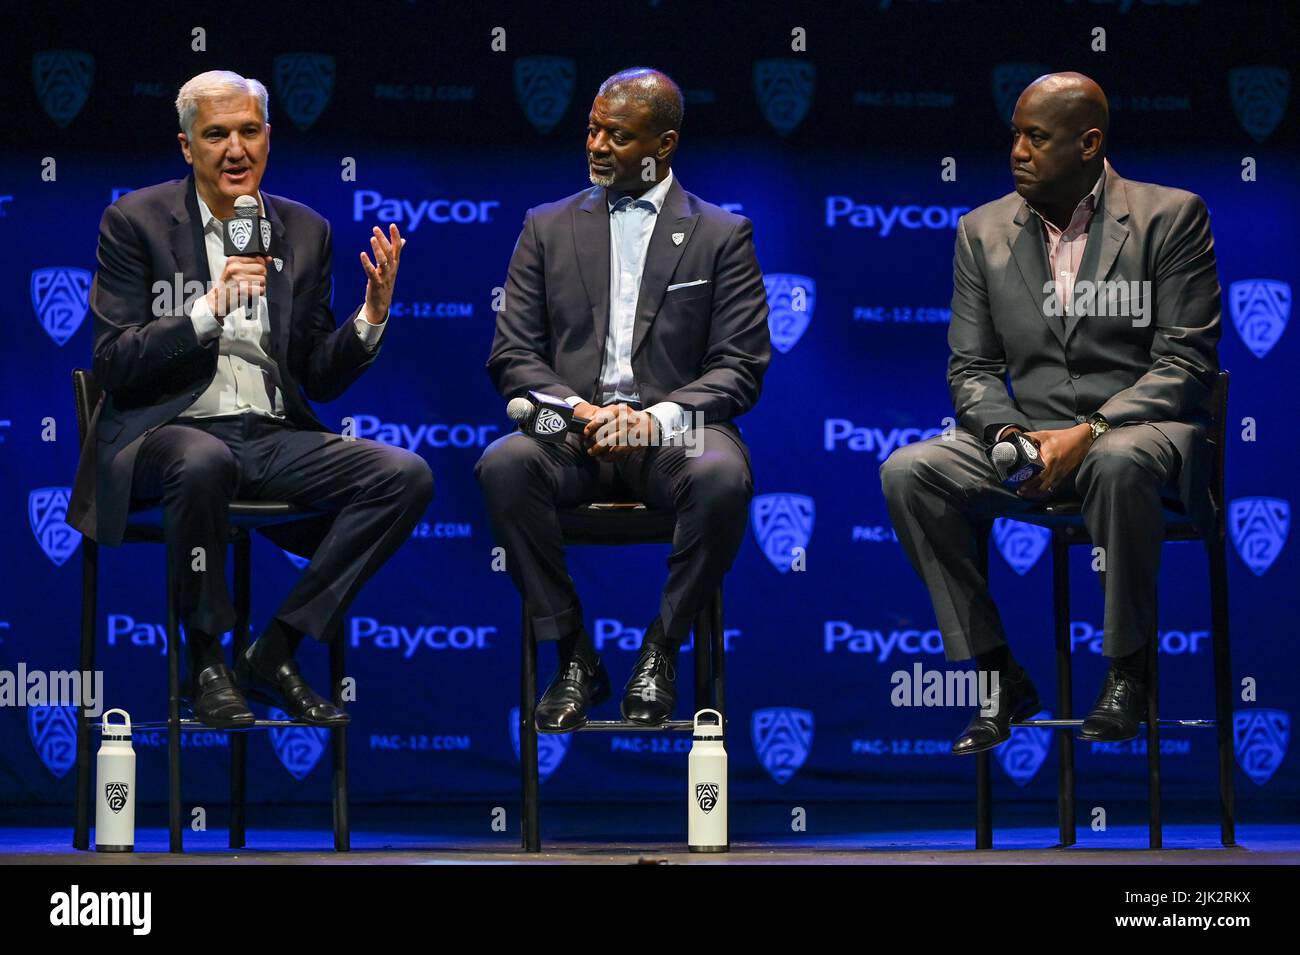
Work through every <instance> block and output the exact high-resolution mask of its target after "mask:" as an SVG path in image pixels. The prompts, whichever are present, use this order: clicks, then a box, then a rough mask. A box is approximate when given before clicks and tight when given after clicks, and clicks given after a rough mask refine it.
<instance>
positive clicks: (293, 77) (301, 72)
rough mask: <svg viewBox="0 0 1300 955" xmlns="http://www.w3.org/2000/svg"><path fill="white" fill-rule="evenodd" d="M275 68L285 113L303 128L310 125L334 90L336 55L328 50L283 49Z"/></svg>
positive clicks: (274, 65)
mask: <svg viewBox="0 0 1300 955" xmlns="http://www.w3.org/2000/svg"><path fill="white" fill-rule="evenodd" d="M271 69H272V72H273V74H274V76H275V89H276V92H277V93H279V97H280V104H281V105H282V106H283V107H284V111H285V113H287V114H288V116H289V119H290V121H291V122H292V123H293V124H294V125H295V126H297V127H298V128H299V129H302V130H305V129H307V128H308V127H310V126H311V125H312V123H314V122H316V120H317V119H319V118H320V114H321V113H322V112H324V110H325V106H326V104H328V103H329V101H330V96H331V95H332V94H333V93H334V74H335V65H334V57H332V56H330V55H329V54H328V53H281V54H280V55H279V56H277V57H276V58H275V60H274V62H273V64H272V67H271Z"/></svg>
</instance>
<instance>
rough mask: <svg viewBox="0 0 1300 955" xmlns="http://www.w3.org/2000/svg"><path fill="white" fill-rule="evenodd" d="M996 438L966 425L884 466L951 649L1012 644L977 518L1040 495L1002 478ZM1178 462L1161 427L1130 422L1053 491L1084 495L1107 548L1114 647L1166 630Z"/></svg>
mask: <svg viewBox="0 0 1300 955" xmlns="http://www.w3.org/2000/svg"><path fill="white" fill-rule="evenodd" d="M987 448H988V445H987V444H985V443H984V442H983V441H981V440H980V439H979V438H977V437H976V436H975V435H972V434H970V433H969V432H967V431H962V430H958V431H956V432H955V433H953V435H952V437H951V439H945V438H944V436H942V435H940V436H939V437H935V438H930V439H928V440H926V441H920V442H917V443H915V444H910V445H906V446H904V447H902V448H899V449H898V450H897V451H895V452H894V453H893V454H892V455H890V457H889V460H887V461H886V462H885V463H884V464H883V465H882V466H881V468H880V480H881V485H882V488H883V490H884V492H885V499H886V501H887V502H888V504H889V514H890V517H891V518H892V520H893V522H894V529H895V530H896V531H897V532H898V538H899V541H900V542H901V543H902V545H903V550H904V551H905V552H906V553H907V556H908V559H909V560H911V562H912V566H913V567H914V568H915V569H916V572H917V573H918V574H920V575H921V578H922V579H923V580H924V581H925V584H926V587H927V588H928V589H929V591H930V599H931V601H932V602H933V604H934V612H935V617H936V619H937V620H938V624H939V630H940V632H941V633H942V634H943V641H944V656H945V657H946V658H947V659H949V660H965V659H968V658H970V657H972V656H974V655H976V654H981V653H987V652H988V651H990V650H993V649H995V648H996V647H999V646H1002V645H1003V644H1005V643H1006V633H1005V631H1004V630H1003V628H1002V620H1001V617H1000V616H999V615H998V610H997V607H996V606H995V605H994V603H993V598H992V597H991V596H990V594H989V586H988V580H987V578H986V577H985V575H984V574H983V573H982V572H981V571H980V565H981V561H980V559H979V556H980V555H979V554H978V552H977V548H978V547H979V546H980V545H981V541H980V540H979V535H978V534H977V533H976V524H978V523H980V522H981V521H986V520H989V519H992V518H994V517H1011V518H1014V517H1015V515H1016V514H1017V513H1021V512H1024V511H1027V510H1031V509H1033V508H1035V507H1038V506H1039V502H1035V501H1031V500H1027V499H1024V498H1021V497H1018V496H1017V495H1016V494H1015V492H1014V491H1010V490H1008V489H1006V488H1004V487H1003V486H1002V485H1001V484H1000V483H999V482H998V480H997V476H996V474H995V472H994V471H993V467H992V465H991V464H990V463H989V460H988V455H987ZM1178 468H1179V454H1178V451H1177V449H1176V448H1175V447H1174V446H1173V444H1172V443H1171V442H1170V441H1169V439H1168V438H1166V437H1165V436H1164V434H1162V433H1161V432H1160V430H1159V429H1158V428H1157V427H1154V426H1152V425H1149V424H1133V425H1126V426H1124V427H1120V428H1112V429H1111V430H1110V431H1108V432H1107V433H1106V434H1104V435H1102V436H1101V437H1100V438H1098V439H1097V440H1096V441H1095V442H1093V444H1092V446H1091V447H1089V449H1088V452H1087V454H1086V455H1085V456H1084V459H1083V463H1082V464H1081V465H1080V466H1079V468H1078V470H1077V471H1076V472H1075V473H1074V475H1072V476H1071V479H1070V480H1068V481H1066V482H1064V483H1063V484H1061V485H1060V486H1058V487H1057V488H1056V490H1055V492H1054V494H1053V496H1054V497H1057V498H1068V497H1075V496H1078V497H1082V501H1083V521H1084V524H1085V526H1086V527H1087V529H1088V533H1089V535H1090V536H1091V537H1092V541H1093V544H1094V545H1095V546H1098V547H1101V548H1102V552H1103V554H1104V555H1105V564H1104V566H1105V568H1106V569H1105V571H1104V572H1103V573H1102V575H1101V578H1102V581H1101V582H1102V587H1103V589H1104V592H1105V633H1104V637H1103V640H1102V651H1103V653H1104V654H1105V655H1106V656H1110V657H1115V656H1124V655H1126V654H1129V653H1132V652H1134V651H1136V650H1138V649H1140V648H1141V647H1143V646H1145V645H1147V643H1148V642H1149V641H1151V640H1153V639H1154V638H1155V635H1156V578H1157V575H1158V572H1159V570H1160V553H1161V549H1162V547H1163V542H1164V518H1163V513H1162V504H1161V498H1162V496H1164V497H1168V498H1175V499H1176V498H1177V489H1176V482H1177V477H1178Z"/></svg>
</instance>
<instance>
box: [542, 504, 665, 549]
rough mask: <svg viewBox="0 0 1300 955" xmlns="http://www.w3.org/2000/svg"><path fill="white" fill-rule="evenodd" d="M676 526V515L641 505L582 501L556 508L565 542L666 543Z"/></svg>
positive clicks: (612, 543) (608, 543)
mask: <svg viewBox="0 0 1300 955" xmlns="http://www.w3.org/2000/svg"><path fill="white" fill-rule="evenodd" d="M676 527H677V515H676V514H674V513H673V512H672V511H657V510H654V509H653V508H649V507H646V506H645V505H644V504H631V503H623V502H611V503H603V504H586V505H583V506H581V507H575V508H571V509H568V510H563V511H560V529H561V530H562V531H563V532H564V543H566V544H607V545H619V544H668V543H671V542H672V539H673V531H674V529H675V528H676Z"/></svg>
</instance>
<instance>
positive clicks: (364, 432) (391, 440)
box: [339, 414, 501, 451]
mask: <svg viewBox="0 0 1300 955" xmlns="http://www.w3.org/2000/svg"><path fill="white" fill-rule="evenodd" d="M500 430H501V428H500V427H499V426H497V425H495V424H468V423H466V422H453V423H447V422H442V421H431V422H425V423H422V424H416V425H414V426H412V425H409V424H407V423H406V422H404V421H384V420H383V419H382V418H380V417H379V416H378V415H372V414H357V415H349V416H347V417H346V418H344V419H343V420H342V421H341V422H340V428H339V433H340V434H344V435H346V436H348V437H352V438H370V439H371V440H373V441H378V442H380V443H381V444H391V445H393V446H394V447H399V448H405V449H406V450H407V451H415V450H416V449H418V448H419V446H420V445H422V444H427V445H428V446H429V447H431V448H486V447H487V446H488V445H489V444H491V443H492V442H493V440H494V439H495V438H496V435H497V432H498V431H500Z"/></svg>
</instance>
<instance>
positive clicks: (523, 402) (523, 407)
mask: <svg viewBox="0 0 1300 955" xmlns="http://www.w3.org/2000/svg"><path fill="white" fill-rule="evenodd" d="M532 413H533V403H532V402H531V401H529V400H528V399H527V398H511V399H510V403H509V404H507V405H506V415H507V416H508V417H509V418H510V420H511V421H513V422H515V424H523V423H524V422H525V421H527V420H528V418H529V416H531V415H532Z"/></svg>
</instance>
